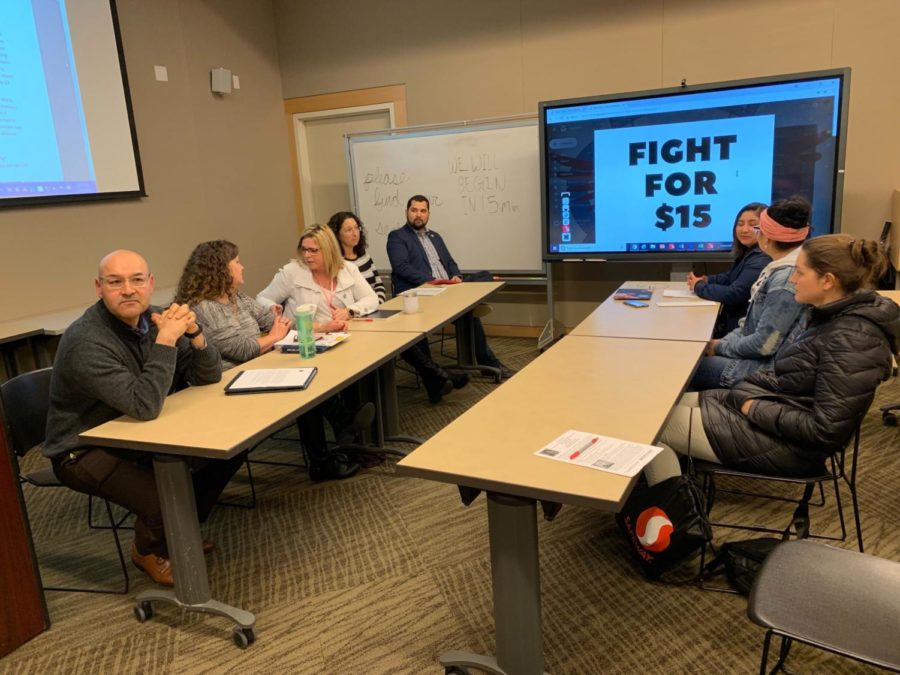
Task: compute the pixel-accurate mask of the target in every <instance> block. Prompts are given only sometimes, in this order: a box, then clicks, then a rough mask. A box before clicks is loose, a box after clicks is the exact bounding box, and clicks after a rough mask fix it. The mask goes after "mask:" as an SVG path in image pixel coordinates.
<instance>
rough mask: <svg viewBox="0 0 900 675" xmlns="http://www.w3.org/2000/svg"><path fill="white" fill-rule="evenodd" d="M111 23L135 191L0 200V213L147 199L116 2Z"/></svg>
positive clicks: (111, 6)
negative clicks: (30, 208)
mask: <svg viewBox="0 0 900 675" xmlns="http://www.w3.org/2000/svg"><path fill="white" fill-rule="evenodd" d="M109 13H110V21H111V22H112V29H113V34H114V37H115V41H116V54H117V58H118V62H119V71H120V72H121V74H122V95H123V96H124V98H125V109H126V111H127V113H128V126H129V128H130V130H131V147H132V150H133V152H134V167H135V172H136V175H137V183H138V184H137V187H136V188H135V189H134V190H118V191H111V192H92V193H81V194H74V195H46V196H30V197H10V198H5V199H0V210H10V209H17V208H20V207H35V206H59V205H65V204H79V203H85V202H97V201H106V200H109V199H139V198H142V197H146V196H147V191H146V187H145V185H144V171H143V167H142V166H141V153H140V149H139V147H138V137H137V127H136V125H135V121H134V109H133V107H132V103H131V89H130V87H129V85H128V72H127V70H126V67H125V51H124V49H123V48H122V33H121V30H120V28H119V13H118V8H117V7H116V0H109Z"/></svg>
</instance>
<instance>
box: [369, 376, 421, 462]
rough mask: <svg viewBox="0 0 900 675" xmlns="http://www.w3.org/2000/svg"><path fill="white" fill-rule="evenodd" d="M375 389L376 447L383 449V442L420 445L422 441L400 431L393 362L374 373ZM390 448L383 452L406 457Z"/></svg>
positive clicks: (401, 452)
mask: <svg viewBox="0 0 900 675" xmlns="http://www.w3.org/2000/svg"><path fill="white" fill-rule="evenodd" d="M375 378H376V387H375V390H376V391H375V406H376V408H377V409H378V411H377V412H378V414H377V417H376V420H377V425H376V428H377V431H378V445H379V446H381V447H382V448H384V447H385V442H386V441H390V442H394V443H414V444H416V445H420V444H421V443H423V442H424V441H423V440H422V439H421V438H416V437H415V436H407V435H405V434H403V433H402V432H401V430H400V406H399V404H398V403H397V374H396V371H395V370H394V362H393V361H388V362H387V363H385V364H384V365H383V366H381V367H380V368H379V369H378V370H377V371H375ZM393 450H394V449H392V448H385V451H387V452H390V453H391V454H397V455H400V456H404V457H405V456H406V455H407V454H409V453H407V452H404V451H402V450H396V452H394V451H393Z"/></svg>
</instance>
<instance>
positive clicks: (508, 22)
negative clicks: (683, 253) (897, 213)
mask: <svg viewBox="0 0 900 675" xmlns="http://www.w3.org/2000/svg"><path fill="white" fill-rule="evenodd" d="M274 8H275V16H276V18H277V30H278V45H279V54H280V60H281V70H282V84H283V87H284V94H285V97H286V98H290V97H295V96H307V95H311V94H319V93H323V92H328V91H340V90H347V89H355V88H361V87H373V86H379V85H385V84H395V83H404V84H406V87H407V97H408V98H407V103H408V113H409V123H410V124H425V123H433V122H446V121H454V120H463V119H474V118H482V117H492V116H499V115H509V114H515V113H523V112H534V111H536V109H537V102H538V101H540V100H547V99H554V98H565V97H572V96H587V95H592V94H598V93H614V92H622V91H634V90H641V89H647V88H654V87H662V86H673V85H677V84H678V83H679V82H680V81H681V79H682V78H686V79H687V81H688V82H693V83H701V82H710V81H718V80H727V79H734V78H743V77H754V76H762V75H771V74H777V73H790V72H799V71H807V70H817V69H823V68H831V67H840V66H850V67H851V68H852V69H853V73H852V82H851V98H850V128H849V133H848V146H847V166H846V168H847V172H846V182H845V189H844V209H843V228H844V230H845V231H849V232H852V233H855V234H859V235H864V236H875V235H877V234H878V233H879V231H880V228H881V225H882V223H883V222H884V221H885V220H887V219H888V218H889V217H890V200H891V194H892V192H893V190H894V189H895V188H896V187H898V186H900V161H898V159H897V158H898V157H900V124H897V122H896V120H897V119H898V111H900V86H898V73H900V50H898V49H896V34H897V27H898V26H900V2H897V0H755V1H753V2H747V0H630V1H629V2H623V1H622V0H557V1H555V2H547V1H546V0H492V1H491V2H484V0H457V1H456V2H452V3H446V2H442V1H440V0H388V1H387V2H381V3H371V4H367V3H359V2H355V1H354V0H332V1H331V2H328V3H317V2H316V3H314V2H296V1H295V0H274ZM567 62H568V63H571V64H573V65H571V66H566V65H563V64H565V63H567ZM401 217H402V214H398V220H399V219H400V218H401ZM436 226H437V224H436ZM562 267H563V266H561V265H556V266H555V273H554V274H555V278H557V279H559V281H560V284H559V289H558V290H559V291H560V293H561V294H562V295H563V296H564V297H565V298H566V299H567V300H572V301H573V302H574V304H572V306H570V307H563V308H562V310H563V318H564V319H565V321H566V323H569V324H571V323H572V321H575V320H577V319H578V318H579V317H580V315H581V314H582V313H583V310H585V309H586V308H587V307H589V306H590V303H591V302H592V301H593V299H594V298H596V297H603V295H604V294H606V293H608V292H609V290H610V289H611V288H612V287H613V286H614V285H615V283H616V280H618V279H624V278H627V277H629V276H631V277H632V278H633V277H634V276H635V274H636V273H637V272H639V271H640V272H642V273H643V274H644V275H645V276H647V275H650V274H652V275H654V276H656V277H657V278H663V277H665V276H666V275H667V269H664V268H663V266H659V265H657V266H646V265H644V266H641V269H638V268H634V267H632V266H631V265H611V264H610V265H578V266H572V265H567V266H565V268H566V269H561V268H562ZM531 295H533V294H531ZM508 309H509V308H507V310H508ZM533 309H534V308H533V307H532V308H531V310H529V312H527V313H526V312H525V311H524V310H523V311H519V312H518V314H517V316H518V317H519V318H520V319H521V320H522V321H523V322H529V323H530V322H531V321H532V320H533V317H534V316H536V313H535V312H534V311H533ZM515 313H516V312H515V311H513V314H515ZM513 314H510V316H512V315H513ZM526 315H527V318H526Z"/></svg>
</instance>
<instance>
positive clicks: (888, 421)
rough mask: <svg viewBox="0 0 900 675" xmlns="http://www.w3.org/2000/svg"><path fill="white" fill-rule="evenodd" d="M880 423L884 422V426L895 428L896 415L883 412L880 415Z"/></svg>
mask: <svg viewBox="0 0 900 675" xmlns="http://www.w3.org/2000/svg"><path fill="white" fill-rule="evenodd" d="M881 421H882V422H884V425H885V426H888V427H895V426H897V422H898V419H897V415H896V413H892V412H890V411H887V410H886V411H885V412H883V413H881Z"/></svg>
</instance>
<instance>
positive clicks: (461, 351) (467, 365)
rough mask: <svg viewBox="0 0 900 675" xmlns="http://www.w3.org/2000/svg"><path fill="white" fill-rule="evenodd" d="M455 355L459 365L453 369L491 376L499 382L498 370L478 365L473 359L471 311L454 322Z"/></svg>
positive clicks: (473, 333)
mask: <svg viewBox="0 0 900 675" xmlns="http://www.w3.org/2000/svg"><path fill="white" fill-rule="evenodd" d="M456 355H457V360H458V361H459V364H458V365H456V366H454V368H458V369H460V370H473V371H476V372H478V373H481V374H482V375H488V374H492V375H493V376H494V380H495V381H496V382H498V383H499V382H500V369H499V368H496V367H494V366H482V365H479V364H478V361H477V359H476V358H475V316H474V315H473V314H472V312H471V311H469V312H466V313H465V314H463V315H462V316H461V317H459V318H458V319H457V320H456Z"/></svg>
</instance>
